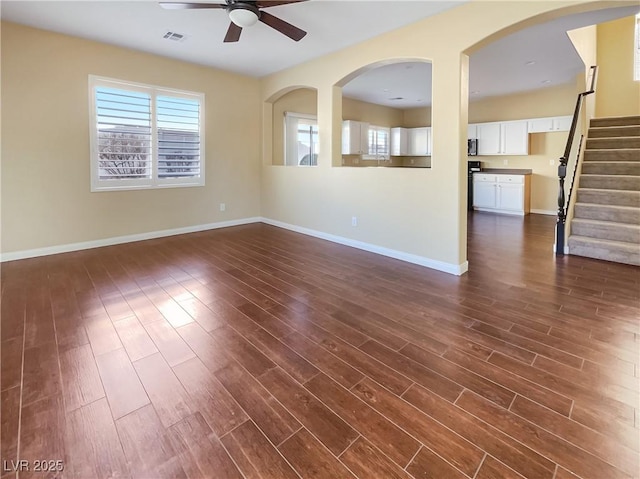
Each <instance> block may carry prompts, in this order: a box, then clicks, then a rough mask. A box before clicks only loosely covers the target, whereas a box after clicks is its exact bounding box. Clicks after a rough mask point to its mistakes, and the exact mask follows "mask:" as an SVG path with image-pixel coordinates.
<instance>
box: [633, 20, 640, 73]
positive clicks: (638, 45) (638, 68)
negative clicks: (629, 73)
mask: <svg viewBox="0 0 640 479" xmlns="http://www.w3.org/2000/svg"><path fill="white" fill-rule="evenodd" d="M633 41H634V43H633V47H634V48H633V79H634V80H635V81H640V13H638V14H637V15H636V31H635V37H634V39H633Z"/></svg>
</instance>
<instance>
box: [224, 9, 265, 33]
mask: <svg viewBox="0 0 640 479" xmlns="http://www.w3.org/2000/svg"><path fill="white" fill-rule="evenodd" d="M258 18H260V11H259V10H258V9H257V8H256V7H254V6H253V5H248V4H239V5H237V6H233V7H230V11H229V19H230V20H231V21H232V22H233V23H235V24H236V25H238V26H239V27H241V28H247V27H252V26H253V25H255V24H256V23H258Z"/></svg>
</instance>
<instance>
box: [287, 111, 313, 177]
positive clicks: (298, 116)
mask: <svg viewBox="0 0 640 479" xmlns="http://www.w3.org/2000/svg"><path fill="white" fill-rule="evenodd" d="M290 119H291V120H296V121H297V120H312V121H315V122H316V127H317V126H318V116H317V115H312V114H309V113H297V112H293V111H285V112H284V120H283V121H284V138H283V141H284V145H283V146H284V163H283V165H284V166H297V167H299V168H306V167H317V166H318V162H317V161H316V164H315V165H311V164H309V165H301V164H300V163H299V161H298V162H296V164H293V163H289V162H288V159H289V155H290V154H291V147H292V146H291V145H289V139H290V136H291V131H290V130H291V128H290V127H289V121H290ZM294 139H295V141H296V145H297V141H298V130H297V129H296V132H295V134H294ZM319 147H320V132H319V131H318V150H319ZM309 154H310V155H314V154H317V155H319V154H320V152H319V151H318V153H313V146H311V152H310V153H309ZM296 156H297V155H296Z"/></svg>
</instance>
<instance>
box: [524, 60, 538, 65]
mask: <svg viewBox="0 0 640 479" xmlns="http://www.w3.org/2000/svg"><path fill="white" fill-rule="evenodd" d="M535 64H536V62H535V61H533V60H530V61H528V62H527V63H525V65H526V66H528V67H530V66H531V65H535Z"/></svg>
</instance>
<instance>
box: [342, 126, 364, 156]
mask: <svg viewBox="0 0 640 479" xmlns="http://www.w3.org/2000/svg"><path fill="white" fill-rule="evenodd" d="M368 153H369V124H368V123H365V122H362V121H354V120H345V121H343V122H342V154H343V155H366V154H368Z"/></svg>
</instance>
